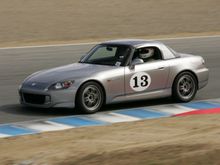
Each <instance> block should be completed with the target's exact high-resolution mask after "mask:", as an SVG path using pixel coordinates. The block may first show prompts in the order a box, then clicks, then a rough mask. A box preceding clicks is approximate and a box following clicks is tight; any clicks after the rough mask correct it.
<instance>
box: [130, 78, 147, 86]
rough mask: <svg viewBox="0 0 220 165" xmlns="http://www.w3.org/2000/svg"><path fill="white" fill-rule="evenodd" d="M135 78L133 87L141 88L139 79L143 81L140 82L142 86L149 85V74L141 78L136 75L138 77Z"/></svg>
mask: <svg viewBox="0 0 220 165" xmlns="http://www.w3.org/2000/svg"><path fill="white" fill-rule="evenodd" d="M133 80H134V86H133V88H139V86H138V84H139V83H138V81H141V82H140V85H141V87H146V86H147V85H148V76H147V75H143V76H141V77H140V80H138V77H137V76H136V77H134V78H133Z"/></svg>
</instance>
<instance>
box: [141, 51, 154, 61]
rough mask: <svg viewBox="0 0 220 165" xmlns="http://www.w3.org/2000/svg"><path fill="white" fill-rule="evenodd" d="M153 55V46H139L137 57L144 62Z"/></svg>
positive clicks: (149, 59)
mask: <svg viewBox="0 0 220 165" xmlns="http://www.w3.org/2000/svg"><path fill="white" fill-rule="evenodd" d="M153 55H154V49H153V48H141V49H139V58H141V59H142V60H144V62H147V61H151V60H153V59H152V57H153Z"/></svg>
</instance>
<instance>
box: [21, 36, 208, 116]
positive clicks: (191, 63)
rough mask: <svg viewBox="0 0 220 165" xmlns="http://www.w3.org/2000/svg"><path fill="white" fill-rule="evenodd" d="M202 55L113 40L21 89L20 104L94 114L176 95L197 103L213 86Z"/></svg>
mask: <svg viewBox="0 0 220 165" xmlns="http://www.w3.org/2000/svg"><path fill="white" fill-rule="evenodd" d="M208 74H209V72H208V69H207V68H206V67H205V62H204V59H203V58H202V57H200V56H194V55H189V54H182V53H177V52H175V51H174V50H172V49H171V48H169V47H168V46H165V45H164V44H163V43H161V42H157V41H146V40H134V39H133V40H114V41H107V42H104V43H101V44H98V45H96V46H95V47H94V48H92V49H91V50H90V51H89V52H88V54H87V55H85V56H83V57H82V58H81V60H80V61H79V62H78V63H74V64H69V65H65V66H61V67H57V68H53V69H49V70H42V71H39V72H36V73H34V74H32V75H30V76H29V77H27V78H26V79H25V80H24V82H23V83H22V85H21V86H20V88H19V94H20V102H21V104H24V105H27V106H35V107H44V108H49V107H66V108H74V107H77V109H78V110H80V111H82V112H84V113H94V112H96V111H98V110H100V108H101V107H102V105H103V104H109V103H116V102H123V101H129V100H141V99H152V98H161V97H169V96H172V97H173V98H174V99H175V100H176V101H178V102H188V101H190V100H192V99H193V98H194V96H195V94H196V92H197V90H198V89H201V88H203V87H204V86H205V85H206V84H207V83H208V76H209V75H208Z"/></svg>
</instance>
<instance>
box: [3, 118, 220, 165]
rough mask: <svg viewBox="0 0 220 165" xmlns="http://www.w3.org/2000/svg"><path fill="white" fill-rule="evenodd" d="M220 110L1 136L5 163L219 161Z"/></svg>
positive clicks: (120, 163)
mask: <svg viewBox="0 0 220 165" xmlns="http://www.w3.org/2000/svg"><path fill="white" fill-rule="evenodd" d="M219 128H220V115H196V116H188V117H173V118H163V119H154V120H146V121H140V122H131V123H118V124H113V125H110V126H98V127H89V128H88V127H87V128H76V129H71V130H66V131H60V132H51V133H43V134H38V135H29V136H22V137H12V138H7V139H0V146H1V147H0V164H13V163H18V164H21V163H24V162H25V163H29V164H34V165H38V164H44V163H45V164H48V165H50V164H57V165H61V164H62V165H69V164H77V165H78V164H80V165H81V164H82V165H84V164H90V165H93V164H94V165H95V164H118V165H122V164H126V165H134V164H202V165H203V164H204V165H206V164H219V163H220V158H219V154H220V141H219V138H220V129H219Z"/></svg>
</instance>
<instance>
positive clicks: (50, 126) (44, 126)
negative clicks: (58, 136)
mask: <svg viewBox="0 0 220 165" xmlns="http://www.w3.org/2000/svg"><path fill="white" fill-rule="evenodd" d="M17 125H18V126H20V127H23V128H27V129H31V130H36V131H39V132H45V131H58V130H65V129H70V128H74V127H73V126H68V125H64V124H59V123H55V122H51V121H33V122H23V123H19V124H17Z"/></svg>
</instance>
